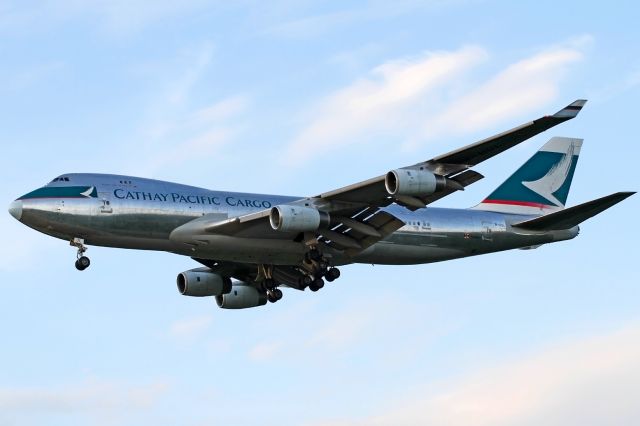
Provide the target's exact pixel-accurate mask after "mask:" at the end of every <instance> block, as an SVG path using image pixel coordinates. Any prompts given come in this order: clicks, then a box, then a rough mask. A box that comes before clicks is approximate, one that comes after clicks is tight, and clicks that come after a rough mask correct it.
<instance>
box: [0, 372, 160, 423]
mask: <svg viewBox="0 0 640 426" xmlns="http://www.w3.org/2000/svg"><path fill="white" fill-rule="evenodd" d="M167 389H168V385H167V384H166V383H163V382H157V383H151V384H147V385H131V384H126V383H118V382H113V381H102V380H96V379H91V380H86V381H84V382H81V383H77V384H73V385H67V386H58V387H19V388H15V387H14V388H10V387H1V388H0V412H2V413H3V414H5V415H6V414H11V413H13V414H20V413H22V414H30V415H33V414H46V413H72V412H93V413H96V414H98V413H112V414H117V413H119V412H121V411H123V410H144V409H148V408H151V407H152V406H153V405H154V404H155V403H156V402H157V400H158V399H159V398H160V397H161V396H162V395H163V394H164V393H165V392H166V391H167Z"/></svg>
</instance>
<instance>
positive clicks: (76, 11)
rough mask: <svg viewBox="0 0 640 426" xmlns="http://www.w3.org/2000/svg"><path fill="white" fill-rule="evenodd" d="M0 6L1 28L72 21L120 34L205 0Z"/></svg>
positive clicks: (19, 29) (70, 0) (29, 29)
mask: <svg viewBox="0 0 640 426" xmlns="http://www.w3.org/2000/svg"><path fill="white" fill-rule="evenodd" d="M6 3H8V4H6V5H3V7H2V8H0V30H5V31H7V30H8V31H11V32H13V33H33V31H37V30H40V29H43V28H44V29H47V28H51V27H55V26H57V25H61V24H68V22H71V21H81V22H83V23H86V22H89V24H90V27H91V28H96V29H98V30H99V31H100V32H102V33H104V34H106V35H109V36H112V37H123V36H129V35H131V34H134V33H137V32H139V31H142V30H144V29H145V28H146V27H148V26H150V25H154V24H158V23H160V22H163V21H165V20H168V19H173V20H175V19H177V18H179V17H181V16H185V15H187V14H189V13H193V12H195V11H197V10H198V9H199V8H201V7H202V6H204V5H206V4H207V2H205V1H204V0H183V1H180V2H176V1H171V0H136V1H131V0H93V1H91V2H85V1H78V0H57V1H49V0H40V1H35V2H20V1H16V2H11V1H9V2H6Z"/></svg>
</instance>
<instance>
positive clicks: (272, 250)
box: [10, 173, 578, 265]
mask: <svg viewBox="0 0 640 426" xmlns="http://www.w3.org/2000/svg"><path fill="white" fill-rule="evenodd" d="M301 198H303V197H292V196H278V195H264V194H250V193H238V192H226V191H214V190H208V189H204V188H198V187H193V186H187V185H181V184H176V183H171V182H164V181H159V180H153V179H145V178H138V177H131V176H120V175H108V174H80V173H76V174H66V175H62V176H60V177H59V178H56V179H54V181H52V182H50V183H49V184H47V185H45V186H44V187H42V188H39V189H37V190H35V191H32V192H30V193H28V194H26V195H24V196H22V197H20V198H19V199H18V200H16V201H15V202H14V203H13V204H12V206H11V209H10V211H11V213H12V214H13V215H14V216H15V217H16V218H17V219H19V220H20V221H21V222H23V223H24V224H26V225H28V226H30V227H32V228H34V229H36V230H38V231H40V232H43V233H45V234H48V235H51V236H54V237H57V238H61V239H64V240H71V239H73V238H82V239H84V241H85V243H86V244H89V245H98V246H106V247H119V248H129V249H140V250H162V251H168V252H173V253H178V254H182V255H186V256H191V257H198V258H206V259H215V260H220V261H232V262H243V263H257V264H259V263H268V264H274V265H277V264H283V265H284V264H292V263H296V262H298V261H299V259H300V256H301V255H302V254H303V253H304V250H305V248H304V247H303V246H302V245H301V244H300V243H298V242H294V241H285V242H283V241H273V240H271V239H256V238H251V239H247V238H242V237H228V236H220V237H219V238H217V239H216V238H212V239H210V240H208V242H207V244H206V246H205V247H198V248H194V247H189V246H185V245H184V244H178V243H176V242H175V241H172V240H171V238H170V235H171V232H172V231H173V230H174V229H176V228H177V227H179V226H181V225H183V224H185V223H187V222H189V221H192V220H193V219H196V218H198V217H201V216H204V215H208V217H212V218H215V219H219V220H221V221H222V220H225V219H228V218H230V217H236V216H240V215H244V214H248V213H252V212H258V211H261V210H265V209H268V208H270V207H273V206H276V205H280V204H286V203H290V202H292V201H295V200H299V199H301ZM384 210H386V211H388V212H389V213H392V214H393V215H394V216H396V217H397V218H399V219H400V220H402V221H403V222H405V225H404V226H403V227H402V228H400V229H399V230H398V231H396V232H394V233H393V234H392V235H390V236H388V237H387V238H385V239H383V240H381V241H379V242H377V243H376V244H374V245H373V246H371V247H369V248H367V249H365V250H364V251H363V252H361V253H360V254H358V255H357V256H355V257H346V256H345V255H342V254H341V253H338V252H336V253H334V254H333V256H332V258H333V263H335V264H345V263H373V264H418V263H429V262H437V261H442V260H449V259H454V258H460V257H465V256H472V255H478V254H484V253H490V252H495V251H502V250H508V249H513V248H526V247H535V246H538V245H541V244H545V243H550V242H554V241H560V240H566V239H570V238H573V237H575V236H576V235H577V234H578V228H577V227H574V228H572V229H569V230H563V231H552V232H533V231H531V232H529V231H523V230H520V229H517V228H513V227H512V226H511V224H513V223H516V222H519V221H522V220H523V218H526V217H527V216H522V215H508V214H503V213H496V212H489V211H482V210H476V209H446V208H434V207H429V208H424V209H420V210H417V211H414V212H412V211H409V210H407V209H405V208H403V207H401V206H398V205H391V206H389V207H387V208H385V209H384Z"/></svg>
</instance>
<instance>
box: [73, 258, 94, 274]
mask: <svg viewBox="0 0 640 426" xmlns="http://www.w3.org/2000/svg"><path fill="white" fill-rule="evenodd" d="M89 265H91V261H90V260H89V258H88V257H87V256H80V257H79V258H78V260H76V269H77V270H78V271H84V270H85V269H87V268H88V267H89Z"/></svg>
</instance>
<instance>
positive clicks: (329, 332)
mask: <svg viewBox="0 0 640 426" xmlns="http://www.w3.org/2000/svg"><path fill="white" fill-rule="evenodd" d="M377 304H378V303H377V302H374V301H372V302H371V304H370V305H368V306H364V305H360V304H358V305H356V306H350V307H349V309H346V310H344V311H342V312H339V313H337V314H336V315H333V316H331V318H330V319H328V320H326V321H324V322H323V323H322V325H320V326H319V327H318V328H317V329H316V331H315V332H314V333H313V334H312V335H311V336H310V337H309V339H308V340H307V345H308V347H310V348H324V349H330V350H335V349H340V348H345V347H347V346H350V345H354V344H356V343H357V341H358V340H359V338H362V337H363V334H364V332H365V330H367V329H368V327H367V326H368V325H369V324H371V323H372V322H373V320H374V318H373V312H376V308H380V306H377Z"/></svg>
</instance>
